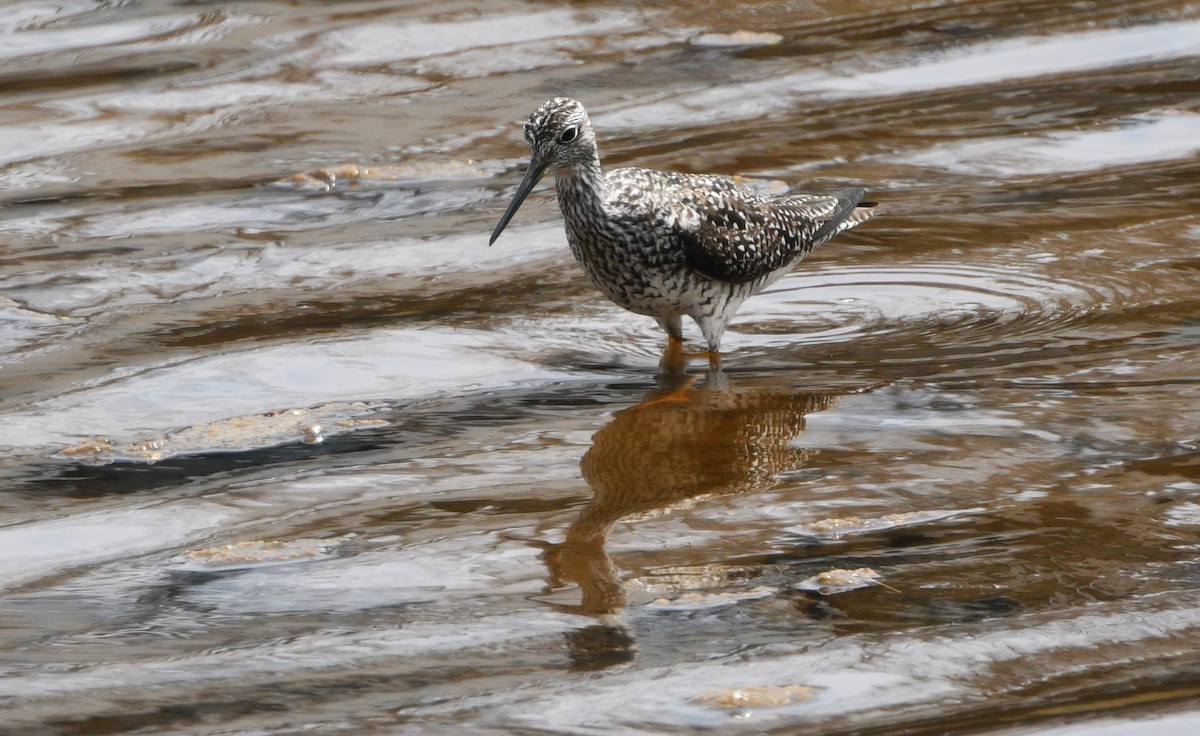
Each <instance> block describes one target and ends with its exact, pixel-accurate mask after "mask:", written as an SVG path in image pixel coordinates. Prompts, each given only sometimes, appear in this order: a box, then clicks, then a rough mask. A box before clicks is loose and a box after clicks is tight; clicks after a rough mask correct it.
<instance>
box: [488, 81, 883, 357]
mask: <svg viewBox="0 0 1200 736" xmlns="http://www.w3.org/2000/svg"><path fill="white" fill-rule="evenodd" d="M525 140H526V142H528V143H529V148H530V150H531V151H532V153H533V155H532V158H530V160H529V171H527V172H526V173H525V178H524V179H522V180H521V183H520V185H519V186H518V187H517V191H516V194H514V195H513V198H512V202H510V203H509V205H508V209H507V210H505V211H504V216H503V217H501V218H500V222H499V224H497V225H496V229H495V231H494V232H492V238H491V240H490V241H488V244H489V245H490V244H491V243H494V242H496V238H498V237H500V233H501V231H503V230H504V227H505V226H506V225H508V222H509V220H511V219H512V217H513V214H514V213H516V211H517V208H518V207H520V206H521V203H522V202H524V201H525V197H527V196H528V195H529V192H530V191H531V190H532V189H533V187H534V185H535V184H537V183H538V181H540V180H541V178H542V177H543V176H544V175H545V174H546V172H548V171H551V170H553V171H554V173H555V188H556V189H557V191H558V204H559V206H560V207H561V208H562V213H563V219H565V220H566V225H567V242H568V243H570V245H571V252H572V253H574V254H575V260H577V261H579V265H581V266H583V270H584V272H585V273H586V274H587V276H588V279H590V280H591V282H592V283H593V284H595V285H596V286H597V287H599V289H600V291H602V292H604V294H605V295H606V296H607V297H608V298H609V299H612V300H613V301H614V302H616V303H617V304H619V305H621V306H622V307H624V308H625V309H628V310H630V311H632V312H636V313H638V314H646V315H649V316H651V317H654V318H655V319H656V320H658V324H659V325H661V326H662V328H663V329H664V330H666V332H667V335H668V336H669V338H670V339H671V340H672V341H682V340H683V316H684V315H685V314H686V315H687V316H689V317H691V318H692V319H693V320H695V321H696V324H697V325H699V326H700V331H701V332H702V333H704V339H705V341H706V342H707V343H708V349H709V352H710V354H712V355H715V354H716V353H717V351H718V349H719V348H720V346H721V336H722V335H724V334H725V326H726V325H727V324H728V323H729V320H730V318H731V317H733V314H734V312H736V311H737V310H738V308H739V307H741V306H742V302H744V301H746V299H748V298H750V297H751V296H753V295H754V294H757V293H758V292H759V291H762V290H763V289H764V288H766V287H767V286H768V285H770V284H772V283H774V282H775V281H777V280H778V279H780V278H781V277H783V276H784V275H785V274H786V273H787V272H788V271H789V270H791V268H792V267H793V266H795V265H796V264H797V263H799V262H800V260H801V259H802V258H804V256H806V255H808V254H809V253H810V252H812V250H813V249H814V248H816V247H818V246H820V245H823V244H824V243H826V242H828V241H829V239H830V238H832V237H833V236H835V235H837V234H838V233H840V232H842V231H843V230H849V229H850V228H852V227H854V226H855V225H857V224H859V223H861V222H864V221H866V220H867V219H869V218H870V217H871V214H872V207H873V206H874V203H863V202H862V198H863V190H861V189H848V190H845V191H841V192H836V193H833V194H784V195H779V196H772V195H765V194H758V193H755V192H753V191H751V190H750V189H748V188H746V187H744V186H742V185H741V184H738V183H737V182H736V181H734V180H733V179H730V178H728V177H725V176H713V175H704V174H677V173H673V172H668V171H653V170H650V169H638V168H626V169H614V170H612V171H609V172H608V173H604V172H603V171H601V169H600V154H599V152H598V150H597V149H596V134H595V133H594V132H593V131H592V125H591V122H590V121H589V120H588V115H587V111H586V110H584V108H583V105H582V104H580V103H579V102H578V101H576V100H572V99H569V98H566V97H556V98H554V99H552V100H550V101H548V102H546V103H544V104H543V105H542V106H541V107H539V108H538V109H537V110H534V111H533V114H532V115H530V116H529V121H528V122H526V123H525Z"/></svg>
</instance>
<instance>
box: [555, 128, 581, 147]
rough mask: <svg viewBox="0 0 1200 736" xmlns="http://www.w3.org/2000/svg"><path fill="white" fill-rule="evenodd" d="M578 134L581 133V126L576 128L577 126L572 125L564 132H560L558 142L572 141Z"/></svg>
mask: <svg viewBox="0 0 1200 736" xmlns="http://www.w3.org/2000/svg"><path fill="white" fill-rule="evenodd" d="M577 135H579V128H576V127H575V126H571V127H570V128H567V129H566V130H564V131H563V132H561V133H559V134H558V142H559V143H570V142H571V141H573V140H575V136H577Z"/></svg>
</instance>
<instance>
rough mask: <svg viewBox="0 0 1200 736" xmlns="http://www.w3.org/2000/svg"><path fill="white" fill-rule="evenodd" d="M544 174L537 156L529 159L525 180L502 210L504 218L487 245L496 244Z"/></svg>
mask: <svg viewBox="0 0 1200 736" xmlns="http://www.w3.org/2000/svg"><path fill="white" fill-rule="evenodd" d="M545 173H546V164H544V163H542V162H541V161H538V160H537V156H533V157H532V158H530V159H529V170H528V171H526V172H525V178H524V179H522V180H521V183H520V184H519V185H518V186H517V193H516V194H514V195H513V198H512V201H511V202H509V203H508V209H506V210H504V216H503V217H501V218H500V224H498V225H496V229H495V230H493V231H492V239H491V240H489V241H488V245H491V244H492V243H495V242H496V238H498V237H500V233H501V232H502V231H503V230H504V227H505V226H506V225H508V221H509V220H511V219H512V218H513V215H515V214H517V208H518V207H520V206H521V203H522V202H524V201H525V198H526V197H528V196H529V193H530V192H532V191H533V188H534V186H536V185H537V183H538V182H539V181H541V180H542V176H544V175H545Z"/></svg>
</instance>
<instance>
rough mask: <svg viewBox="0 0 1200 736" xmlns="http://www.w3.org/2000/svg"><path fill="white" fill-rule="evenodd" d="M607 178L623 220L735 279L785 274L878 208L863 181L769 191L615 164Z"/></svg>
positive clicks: (608, 197)
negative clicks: (838, 188) (856, 185)
mask: <svg viewBox="0 0 1200 736" xmlns="http://www.w3.org/2000/svg"><path fill="white" fill-rule="evenodd" d="M605 184H606V187H605V197H604V198H605V208H606V210H608V212H609V213H610V216H611V217H612V218H613V219H614V220H615V221H617V222H619V223H621V225H622V227H623V228H638V227H640V229H641V230H642V231H644V232H646V233H654V234H655V236H656V237H657V238H658V239H660V240H665V241H669V242H664V243H662V247H666V248H670V249H672V250H674V251H677V252H678V254H679V256H680V258H681V259H682V261H683V262H684V263H685V264H686V265H687V266H688V267H690V268H692V269H694V270H695V271H696V272H698V273H700V274H702V275H704V276H706V277H708V278H711V279H714V280H717V281H724V282H728V283H734V284H742V283H749V282H753V281H766V280H768V279H770V277H772V276H773V275H776V274H778V275H781V272H786V271H787V270H788V269H790V268H791V267H792V266H794V265H795V264H796V263H797V262H798V261H799V260H800V259H801V258H803V257H804V256H805V255H807V254H808V253H810V252H812V250H813V249H815V248H817V247H819V246H821V245H823V244H824V243H826V242H828V241H829V239H830V238H832V237H833V236H834V235H837V234H838V233H840V232H843V231H844V230H847V229H849V228H851V227H854V226H855V225H857V224H859V223H861V222H865V221H866V220H867V219H869V218H870V217H871V214H872V210H871V207H870V205H867V206H860V203H861V200H862V197H863V191H862V190H861V189H852V190H846V191H842V192H836V193H833V194H800V193H795V194H783V195H768V194H761V193H758V192H755V191H753V190H751V189H750V188H748V187H746V186H744V185H742V184H740V183H739V182H737V181H735V180H734V179H731V178H729V177H726V176H718V175H711V174H680V173H675V172H668V171H655V170H651V169H641V168H622V169H615V170H613V171H611V172H608V173H607V174H606V175H605ZM772 280H773V279H772Z"/></svg>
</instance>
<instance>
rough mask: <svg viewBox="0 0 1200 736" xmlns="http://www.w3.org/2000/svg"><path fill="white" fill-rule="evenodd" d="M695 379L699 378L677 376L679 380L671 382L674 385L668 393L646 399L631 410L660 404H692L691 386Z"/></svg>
mask: <svg viewBox="0 0 1200 736" xmlns="http://www.w3.org/2000/svg"><path fill="white" fill-rule="evenodd" d="M697 378H699V376H679V380H678V381H677V382H673V383H674V385H673V387H672V388H671V389H670V390H669V391H667V392H666V393H664V394H662V395H661V396H655V397H654V398H652V399H647V400H645V401H643V402H642V403H640V404H638V405H637V406H634V407H632V408H633V409H646V408H648V407H651V406H658V405H660V404H690V403H691V402H692V397H691V395H690V394H691V393H692V384H693V383H695V382H696V379H697Z"/></svg>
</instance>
